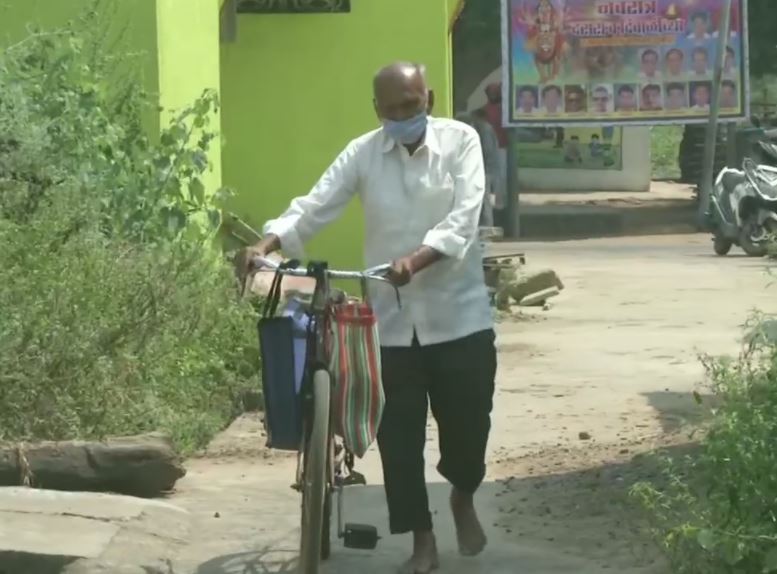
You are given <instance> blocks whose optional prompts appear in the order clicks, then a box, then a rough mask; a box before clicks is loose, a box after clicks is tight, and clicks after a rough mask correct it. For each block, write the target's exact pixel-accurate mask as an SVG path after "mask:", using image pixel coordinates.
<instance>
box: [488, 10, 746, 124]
mask: <svg viewBox="0 0 777 574" xmlns="http://www.w3.org/2000/svg"><path fill="white" fill-rule="evenodd" d="M723 4H724V0H680V1H678V0H503V28H504V30H503V31H504V35H503V36H504V46H503V49H504V52H505V58H504V61H505V62H506V63H507V65H506V66H505V68H504V76H505V78H504V82H503V83H504V86H506V88H505V95H504V101H505V103H506V105H505V109H504V116H505V118H504V119H505V123H506V124H507V125H513V126H532V125H534V126H557V125H574V124H578V125H586V124H588V125H601V124H603V123H604V124H628V123H631V124H642V125H651V124H665V123H684V124H688V123H700V122H704V121H707V118H708V116H709V109H710V99H711V95H712V79H713V66H714V63H715V55H716V51H717V42H718V28H719V26H720V20H721V13H722V6H723ZM745 16H746V0H734V2H733V7H732V17H731V34H730V37H729V40H728V42H727V43H726V44H727V45H726V55H725V66H724V78H723V86H722V91H721V102H720V105H721V119H739V118H744V117H746V115H747V114H748V95H749V93H748V92H749V89H748V74H747V66H746V62H747V30H746V18H745Z"/></svg>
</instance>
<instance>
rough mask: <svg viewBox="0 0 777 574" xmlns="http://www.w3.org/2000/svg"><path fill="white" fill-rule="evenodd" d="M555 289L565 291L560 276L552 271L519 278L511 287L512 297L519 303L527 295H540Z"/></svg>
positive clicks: (547, 270) (548, 270)
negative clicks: (542, 292) (552, 288)
mask: <svg viewBox="0 0 777 574" xmlns="http://www.w3.org/2000/svg"><path fill="white" fill-rule="evenodd" d="M551 287H555V288H556V289H558V290H559V291H563V290H564V284H563V283H562V282H561V279H559V277H558V275H557V274H556V272H555V271H553V270H552V269H546V270H544V271H539V272H537V273H531V274H528V275H524V276H523V277H519V278H518V279H516V280H515V281H513V282H512V284H511V285H510V296H511V297H512V298H513V299H514V300H515V301H516V302H517V303H520V302H521V300H522V299H523V298H524V297H526V296H527V295H531V294H532V293H538V292H540V291H543V290H545V289H550V288H551Z"/></svg>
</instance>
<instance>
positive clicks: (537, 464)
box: [196, 443, 694, 574]
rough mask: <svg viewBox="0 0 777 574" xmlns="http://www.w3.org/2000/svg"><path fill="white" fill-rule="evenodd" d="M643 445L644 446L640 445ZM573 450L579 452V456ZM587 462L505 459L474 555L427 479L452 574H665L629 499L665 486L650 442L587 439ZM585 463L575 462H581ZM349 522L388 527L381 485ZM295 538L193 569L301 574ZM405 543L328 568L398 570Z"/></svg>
mask: <svg viewBox="0 0 777 574" xmlns="http://www.w3.org/2000/svg"><path fill="white" fill-rule="evenodd" d="M639 448H642V449H643V452H637V450H636V449H639ZM693 449H694V446H693V445H689V444H680V445H676V446H673V447H670V448H667V449H664V450H662V451H661V454H662V455H669V456H672V457H682V456H684V455H686V454H688V453H690V452H692V450H693ZM575 450H577V451H578V452H577V456H579V455H580V454H583V453H581V452H580V450H581V449H579V448H578V449H575ZM582 450H584V451H585V452H584V456H585V460H588V461H591V462H592V463H593V464H595V465H596V466H594V467H592V468H588V469H585V470H569V469H568V466H569V465H570V464H573V463H574V458H575V457H574V456H572V455H571V453H570V452H569V449H563V448H559V449H555V450H550V451H546V452H543V453H540V454H539V455H536V454H535V455H531V456H526V457H522V458H515V459H508V460H503V461H501V462H500V463H499V465H498V468H496V469H495V471H496V472H498V473H499V475H502V476H504V477H505V478H504V479H500V480H495V481H491V482H488V483H486V484H484V485H483V487H482V489H481V492H480V494H479V505H480V507H481V509H482V517H483V519H484V526H485V527H486V530H487V531H488V535H489V540H490V546H489V548H488V550H487V551H486V553H485V554H484V555H483V556H481V557H479V558H477V559H465V558H461V557H459V556H458V555H457V554H456V553H455V552H454V550H453V549H454V548H455V538H454V533H453V532H452V529H451V528H450V527H449V526H448V524H449V522H450V521H449V520H446V518H447V516H446V514H447V512H448V509H447V505H446V500H447V497H448V493H449V487H448V486H447V485H445V484H440V483H435V484H432V485H430V488H429V491H430V500H431V505H432V508H433V513H434V515H435V521H436V522H437V525H438V527H437V534H438V538H439V545H440V549H441V552H442V570H441V571H443V572H445V573H446V574H480V573H482V574H514V573H515V572H516V571H517V570H516V564H520V571H521V572H522V574H562V573H576V574H598V573H609V572H619V573H623V574H636V573H640V574H665V573H666V572H668V570H667V567H666V564H665V563H664V560H663V557H662V556H661V555H660V553H659V551H658V549H657V548H656V546H655V545H654V544H653V542H652V541H651V539H650V538H649V535H648V534H647V533H646V530H645V527H646V523H645V521H644V518H645V517H644V515H643V514H642V510H641V509H640V508H639V507H638V504H637V502H636V501H634V500H633V499H632V498H630V496H629V490H630V489H631V487H632V486H633V485H634V484H635V483H638V482H641V481H650V482H653V483H654V484H657V485H659V486H660V485H661V484H662V480H663V479H662V471H661V462H660V457H657V456H655V455H653V454H651V453H648V452H644V450H645V447H640V446H634V450H632V448H628V447H624V446H621V447H613V446H612V445H597V444H595V443H590V444H588V445H585V446H584V447H583V448H582ZM578 460H579V458H578ZM346 504H347V508H348V513H349V515H348V517H347V519H348V520H349V521H353V522H362V523H370V522H372V523H373V524H376V525H378V526H379V527H380V529H381V530H382V532H381V534H382V535H383V536H385V535H386V533H385V507H384V504H383V489H382V487H380V486H368V487H361V488H357V489H355V490H353V491H351V492H349V495H348V499H347V502H346ZM294 546H295V541H294V540H287V541H284V545H283V548H265V549H262V550H258V551H257V552H251V553H245V554H238V555H232V556H225V557H221V558H216V559H213V560H210V561H209V562H207V563H205V564H202V565H201V566H200V567H199V568H198V569H197V570H196V574H276V573H278V574H280V573H284V572H295V571H296V570H295V567H296V556H295V553H294V551H293V548H294ZM408 549H409V540H408V539H406V538H402V537H400V538H396V537H387V538H384V539H383V540H382V541H381V544H380V546H379V547H378V549H377V550H376V551H375V552H374V553H369V554H365V553H363V552H351V551H348V550H345V549H343V548H342V546H340V545H339V543H335V544H334V555H333V558H332V560H331V561H330V562H329V563H328V564H327V565H326V566H325V567H324V569H323V572H324V573H326V574H334V573H337V574H364V573H365V572H369V573H370V574H394V573H395V572H396V569H397V566H398V565H399V563H400V562H401V559H402V558H403V556H405V555H406V553H407V552H408Z"/></svg>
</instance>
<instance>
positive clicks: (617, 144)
mask: <svg viewBox="0 0 777 574" xmlns="http://www.w3.org/2000/svg"><path fill="white" fill-rule="evenodd" d="M518 129H519V133H518V142H517V143H516V144H515V159H516V161H517V162H518V166H519V167H521V168H533V169H595V170H600V171H601V170H607V171H610V170H614V171H620V170H621V169H623V153H622V150H623V147H622V140H621V138H622V136H623V128H616V127H612V126H610V127H603V128H579V127H573V128H566V129H565V128H558V127H557V128H531V129H520V128H518Z"/></svg>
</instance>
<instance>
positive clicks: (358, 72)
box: [221, 0, 450, 266]
mask: <svg viewBox="0 0 777 574" xmlns="http://www.w3.org/2000/svg"><path fill="white" fill-rule="evenodd" d="M449 2H450V0H352V7H353V10H352V12H351V13H350V14H310V15H248V14H246V15H240V17H239V22H238V37H237V42H236V43H233V44H224V45H222V49H221V55H222V60H221V70H222V77H221V82H222V83H221V88H222V100H223V104H224V109H223V117H222V130H223V134H224V138H225V148H224V154H223V169H224V183H225V185H227V186H230V187H233V188H235V189H236V190H237V191H238V198H237V199H236V201H235V204H234V209H235V210H236V211H237V212H238V213H239V214H240V215H241V216H242V217H244V218H245V219H246V220H247V221H249V222H250V223H252V224H253V225H254V226H260V225H261V224H262V223H263V222H264V221H265V220H266V219H268V218H271V217H273V216H275V215H278V214H279V213H280V212H281V211H282V210H283V209H285V208H286V207H287V205H288V203H289V201H290V200H291V199H292V198H293V197H294V196H296V195H302V194H305V193H307V192H308V191H309V190H310V188H311V186H312V185H313V184H314V183H315V182H316V180H317V179H318V177H319V176H320V175H321V173H322V172H323V171H324V170H325V169H326V167H327V166H328V165H329V164H330V163H331V161H332V160H334V158H335V156H336V155H337V153H338V152H339V151H340V150H341V149H342V148H343V147H344V146H345V145H346V144H347V142H348V141H349V140H350V139H352V138H354V137H356V136H358V135H360V134H362V133H364V132H366V131H368V130H370V129H373V128H375V127H377V126H378V121H377V119H376V118H375V112H374V111H373V107H372V84H371V82H372V76H373V74H374V73H375V71H376V70H377V69H378V68H380V67H381V66H382V65H384V64H386V63H389V62H391V61H394V60H400V59H402V60H417V61H421V62H424V63H425V64H427V66H428V68H429V79H430V82H431V84H432V87H433V88H434V89H435V92H436V94H437V101H438V107H437V109H436V110H435V113H436V114H437V115H448V114H450V105H449V102H450V51H449V33H448V26H449V20H448V17H449ZM362 232H363V229H362V225H361V215H360V213H359V209H358V206H357V205H352V206H351V207H350V209H349V210H348V211H347V213H346V215H345V217H344V218H343V219H341V220H340V221H339V222H338V223H337V224H335V225H333V226H331V228H330V229H328V230H327V231H326V232H324V233H323V234H322V236H321V237H320V238H319V239H317V240H316V241H314V243H313V244H312V245H311V248H310V250H309V252H308V255H310V256H315V257H322V258H326V259H328V260H329V261H331V262H332V264H333V265H338V266H359V265H361V263H362V258H361V252H362Z"/></svg>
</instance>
